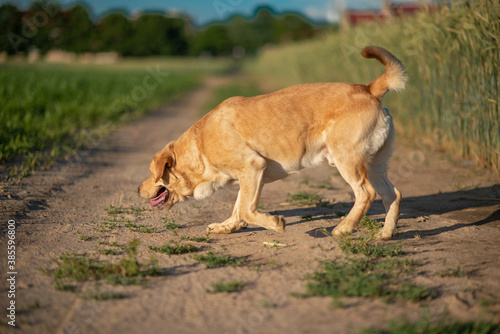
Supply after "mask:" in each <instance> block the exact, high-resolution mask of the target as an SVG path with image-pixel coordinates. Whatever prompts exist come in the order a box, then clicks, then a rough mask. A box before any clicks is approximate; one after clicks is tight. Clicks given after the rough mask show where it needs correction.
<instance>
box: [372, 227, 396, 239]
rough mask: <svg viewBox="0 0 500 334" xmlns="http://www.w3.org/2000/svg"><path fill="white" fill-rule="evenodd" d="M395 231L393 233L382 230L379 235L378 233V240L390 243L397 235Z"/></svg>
mask: <svg viewBox="0 0 500 334" xmlns="http://www.w3.org/2000/svg"><path fill="white" fill-rule="evenodd" d="M395 234H396V233H395V231H394V232H392V231H389V232H387V231H384V229H381V230H380V231H379V232H378V233H377V236H376V238H377V240H380V241H389V240H391V239H392V237H393V236H394V235H395Z"/></svg>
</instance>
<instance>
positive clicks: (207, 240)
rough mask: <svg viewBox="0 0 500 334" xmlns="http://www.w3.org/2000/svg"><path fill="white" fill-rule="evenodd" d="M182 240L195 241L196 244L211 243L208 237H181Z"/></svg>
mask: <svg viewBox="0 0 500 334" xmlns="http://www.w3.org/2000/svg"><path fill="white" fill-rule="evenodd" d="M180 239H181V240H186V241H194V242H206V243H207V244H208V243H210V239H209V238H208V236H205V237H188V236H181V237H180Z"/></svg>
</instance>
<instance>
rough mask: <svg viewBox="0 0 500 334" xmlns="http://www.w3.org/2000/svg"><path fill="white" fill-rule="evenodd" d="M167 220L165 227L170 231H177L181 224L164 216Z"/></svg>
mask: <svg viewBox="0 0 500 334" xmlns="http://www.w3.org/2000/svg"><path fill="white" fill-rule="evenodd" d="M163 219H164V220H165V223H164V224H165V228H166V229H167V230H169V231H175V230H177V229H178V228H180V227H181V226H180V225H179V224H176V223H175V220H172V221H170V219H169V218H163Z"/></svg>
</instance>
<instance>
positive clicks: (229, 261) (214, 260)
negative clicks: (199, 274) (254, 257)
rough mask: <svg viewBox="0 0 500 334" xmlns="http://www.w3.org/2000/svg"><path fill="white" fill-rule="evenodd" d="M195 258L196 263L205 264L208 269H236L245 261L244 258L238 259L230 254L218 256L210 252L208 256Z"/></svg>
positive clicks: (199, 255)
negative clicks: (229, 267) (228, 267)
mask: <svg viewBox="0 0 500 334" xmlns="http://www.w3.org/2000/svg"><path fill="white" fill-rule="evenodd" d="M193 258H194V259H195V260H196V261H199V262H203V263H205V265H206V266H207V268H217V267H227V266H232V267H236V266H239V265H241V264H243V262H244V261H245V259H243V258H237V257H234V256H232V255H229V254H216V253H213V252H212V251H208V252H207V253H206V254H197V255H194V256H193Z"/></svg>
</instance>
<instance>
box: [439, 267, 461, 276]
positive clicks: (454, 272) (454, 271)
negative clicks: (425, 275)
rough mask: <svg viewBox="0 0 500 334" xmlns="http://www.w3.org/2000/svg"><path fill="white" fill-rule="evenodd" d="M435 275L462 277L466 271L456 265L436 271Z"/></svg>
mask: <svg viewBox="0 0 500 334" xmlns="http://www.w3.org/2000/svg"><path fill="white" fill-rule="evenodd" d="M436 275H437V276H439V277H464V276H467V272H466V271H464V270H462V269H460V266H457V267H456V268H451V267H449V268H446V269H444V270H441V271H438V272H437V273H436Z"/></svg>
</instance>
